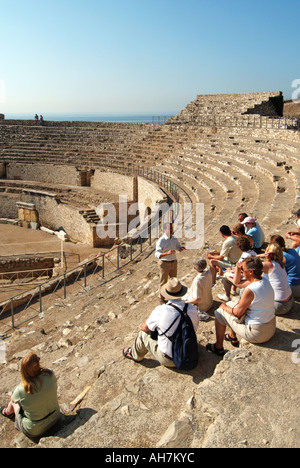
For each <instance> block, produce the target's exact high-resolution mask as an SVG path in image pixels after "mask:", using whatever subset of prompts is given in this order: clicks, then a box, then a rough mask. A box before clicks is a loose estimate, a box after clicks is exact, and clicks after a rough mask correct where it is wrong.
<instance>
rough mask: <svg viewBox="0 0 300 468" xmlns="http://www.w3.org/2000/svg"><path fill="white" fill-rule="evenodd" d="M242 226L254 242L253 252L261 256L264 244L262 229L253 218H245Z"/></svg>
mask: <svg viewBox="0 0 300 468" xmlns="http://www.w3.org/2000/svg"><path fill="white" fill-rule="evenodd" d="M242 224H243V225H244V226H245V227H246V234H247V235H248V236H251V237H252V238H253V240H254V248H253V250H255V252H256V253H258V254H259V253H260V252H261V248H262V245H263V242H264V236H263V232H262V229H261V228H260V227H259V226H258V225H257V222H256V220H255V219H254V218H252V217H248V218H245V219H244V221H242Z"/></svg>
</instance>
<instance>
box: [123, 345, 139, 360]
mask: <svg viewBox="0 0 300 468" xmlns="http://www.w3.org/2000/svg"><path fill="white" fill-rule="evenodd" d="M122 352H123V356H124V358H126V359H130V360H131V361H134V362H138V361H136V360H135V359H134V358H133V356H132V354H131V352H132V349H131V348H124V349H123V351H122Z"/></svg>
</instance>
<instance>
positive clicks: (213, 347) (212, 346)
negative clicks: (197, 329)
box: [206, 343, 225, 357]
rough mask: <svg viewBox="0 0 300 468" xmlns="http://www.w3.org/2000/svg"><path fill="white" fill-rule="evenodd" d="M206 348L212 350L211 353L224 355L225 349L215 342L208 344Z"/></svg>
mask: <svg viewBox="0 0 300 468" xmlns="http://www.w3.org/2000/svg"><path fill="white" fill-rule="evenodd" d="M206 350H207V351H210V352H211V353H214V354H217V355H218V356H222V357H223V356H224V354H225V351H224V348H217V347H216V345H215V344H213V343H208V344H207V345H206Z"/></svg>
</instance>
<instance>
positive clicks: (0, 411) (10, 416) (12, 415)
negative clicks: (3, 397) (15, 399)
mask: <svg viewBox="0 0 300 468" xmlns="http://www.w3.org/2000/svg"><path fill="white" fill-rule="evenodd" d="M6 408H7V406H1V408H0V413H1V415H2V416H3V417H4V418H7V419H10V420H11V421H13V420H14V419H15V413H11V414H7V413H6ZM4 410H5V413H3V411H4Z"/></svg>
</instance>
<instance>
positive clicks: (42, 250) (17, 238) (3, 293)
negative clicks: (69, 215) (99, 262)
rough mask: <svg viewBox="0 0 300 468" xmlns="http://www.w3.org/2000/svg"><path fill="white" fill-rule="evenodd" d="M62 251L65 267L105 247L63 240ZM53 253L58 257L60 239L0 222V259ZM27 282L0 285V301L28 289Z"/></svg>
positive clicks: (74, 265)
mask: <svg viewBox="0 0 300 468" xmlns="http://www.w3.org/2000/svg"><path fill="white" fill-rule="evenodd" d="M63 251H64V253H65V259H66V262H67V269H71V268H75V267H76V265H77V264H78V263H79V262H82V261H83V260H85V259H86V258H87V257H89V256H90V255H95V254H97V253H99V252H100V251H106V249H99V248H93V247H90V246H89V245H86V244H81V243H79V242H77V243H74V242H63ZM46 253H47V254H51V256H52V255H53V253H54V254H55V257H60V254H61V240H60V239H58V238H57V237H56V236H55V235H51V234H49V233H47V232H44V231H41V230H33V229H26V228H22V227H19V226H12V225H9V224H0V259H4V258H7V257H12V256H14V257H15V256H24V255H33V256H35V255H37V256H38V255H39V254H46ZM31 287H32V286H30V285H28V284H26V283H25V284H23V285H18V286H13V285H11V286H9V287H8V286H7V285H0V302H1V301H4V300H6V299H7V298H9V297H12V296H13V295H15V294H18V293H20V292H21V291H24V290H25V289H29V288H31Z"/></svg>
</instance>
